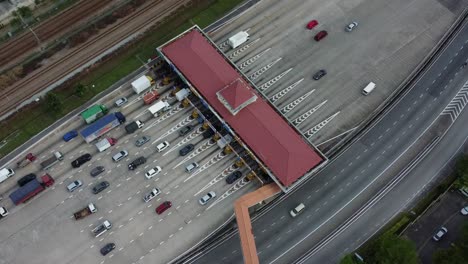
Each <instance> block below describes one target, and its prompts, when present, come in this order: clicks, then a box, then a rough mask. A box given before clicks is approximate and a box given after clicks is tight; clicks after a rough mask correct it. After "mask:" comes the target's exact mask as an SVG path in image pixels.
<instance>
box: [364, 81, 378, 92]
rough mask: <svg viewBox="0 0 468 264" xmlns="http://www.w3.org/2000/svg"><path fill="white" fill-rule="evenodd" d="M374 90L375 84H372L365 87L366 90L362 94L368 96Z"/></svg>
mask: <svg viewBox="0 0 468 264" xmlns="http://www.w3.org/2000/svg"><path fill="white" fill-rule="evenodd" d="M374 88H375V83H373V82H370V83H369V84H368V85H366V87H364V89H362V94H363V95H368V94H370V93H371V92H372V91H373V90H374Z"/></svg>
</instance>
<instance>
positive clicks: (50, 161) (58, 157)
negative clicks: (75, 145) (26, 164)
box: [41, 151, 63, 170]
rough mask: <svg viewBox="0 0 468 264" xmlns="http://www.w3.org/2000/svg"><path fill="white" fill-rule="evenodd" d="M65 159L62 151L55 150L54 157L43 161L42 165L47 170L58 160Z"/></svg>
mask: <svg viewBox="0 0 468 264" xmlns="http://www.w3.org/2000/svg"><path fill="white" fill-rule="evenodd" d="M62 160H63V154H62V153H61V152H60V151H55V152H54V155H52V157H50V158H48V159H46V160H44V161H43V162H41V167H42V169H43V170H47V169H49V168H50V167H52V166H54V165H55V164H56V163H57V162H59V161H62Z"/></svg>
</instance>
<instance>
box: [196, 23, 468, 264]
mask: <svg viewBox="0 0 468 264" xmlns="http://www.w3.org/2000/svg"><path fill="white" fill-rule="evenodd" d="M467 59H468V27H467V23H465V24H464V26H463V28H462V29H461V30H460V31H459V32H458V34H457V35H456V36H455V38H454V39H453V40H452V42H450V44H449V45H448V46H447V47H446V49H445V50H443V52H442V53H441V54H440V55H439V57H438V58H437V59H436V60H435V61H434V62H433V64H432V65H430V68H429V69H428V70H427V71H426V72H425V73H424V74H423V75H422V77H421V79H420V80H419V81H418V82H417V83H416V85H415V86H414V87H412V88H411V90H410V91H409V92H408V93H407V94H406V95H405V96H404V97H402V98H401V100H400V101H398V102H397V103H396V104H395V105H394V107H393V108H392V109H391V110H389V111H388V112H387V113H386V114H385V115H384V116H383V117H382V118H381V119H380V120H379V121H378V122H377V123H376V124H375V125H374V126H373V127H372V128H371V129H370V130H369V131H368V132H367V133H365V134H364V135H363V136H362V137H361V138H360V139H358V140H357V141H356V142H355V143H353V144H352V145H351V146H350V147H349V148H348V149H347V150H346V151H344V152H343V153H342V154H341V155H340V156H339V157H337V158H336V159H335V160H334V161H332V162H330V164H329V165H328V166H327V167H326V168H324V169H323V170H322V171H321V172H320V173H319V174H318V175H317V176H316V177H315V178H313V179H311V180H309V181H308V182H306V183H304V185H303V186H301V187H300V188H299V189H297V190H296V191H294V192H293V193H290V194H288V195H286V196H284V197H283V198H282V199H280V201H279V202H278V203H277V204H276V206H274V207H272V208H271V209H270V210H269V211H266V212H264V214H263V215H261V216H260V217H258V218H256V219H255V220H254V222H253V232H254V235H255V238H256V243H257V250H258V255H259V259H260V262H261V263H293V262H294V261H295V260H296V259H297V258H298V257H300V256H302V255H303V254H304V253H305V252H307V251H308V250H309V249H311V248H313V247H314V246H316V245H317V244H318V243H319V242H320V241H321V240H322V239H324V238H325V237H326V236H327V235H328V234H330V233H332V231H333V230H335V229H336V228H337V227H338V226H339V225H340V224H342V223H344V222H345V221H346V219H348V218H349V217H350V216H352V215H353V214H354V212H356V211H357V210H358V209H359V208H361V207H362V206H363V205H364V204H365V203H366V202H367V201H369V200H370V199H371V198H372V197H373V196H374V195H375V194H377V193H378V192H379V190H381V189H382V188H383V187H384V186H385V185H386V184H387V183H388V182H389V181H391V179H392V178H394V177H395V175H396V174H397V172H398V171H399V170H400V169H401V168H402V167H404V166H405V164H407V163H408V161H409V160H411V159H412V158H413V157H414V155H416V154H417V153H418V152H420V151H421V150H422V148H423V147H424V146H425V145H426V144H427V142H428V141H430V139H431V138H432V137H434V136H435V135H436V133H434V134H432V135H428V136H426V135H424V133H425V132H428V133H429V132H431V131H432V128H433V127H431V126H432V125H433V124H434V125H436V127H443V126H444V125H448V124H450V122H451V120H452V119H451V118H454V117H456V116H457V115H458V114H457V113H458V112H453V111H452V112H450V111H446V112H445V114H444V115H443V116H442V117H441V119H438V118H439V117H440V116H441V113H442V111H443V110H444V109H445V108H446V106H447V105H449V104H450V103H451V100H452V99H453V98H454V97H455V96H456V95H457V93H458V92H459V91H460V90H461V89H462V87H463V85H464V84H466V82H467V80H468V74H466V72H468V67H467V68H462V67H461V65H462V64H463V62H464V61H466V60H467ZM464 92H465V91H464V90H462V91H461V93H464ZM458 96H461V94H459V95H458ZM459 102H461V101H459ZM457 106H458V109H459V110H460V109H462V106H463V107H464V105H460V104H458V105H457ZM450 113H451V114H452V115H449V114H450ZM465 115H466V114H464V115H463V116H462V118H463V117H464V116H465ZM436 121H437V122H436ZM458 126H459V124H458V123H457V124H456V125H455V126H454V129H455V131H458V130H457V129H456V128H458ZM429 128H431V129H429ZM450 133H454V132H452V131H450ZM455 134H456V133H455ZM423 135H424V136H423ZM447 138H448V139H449V141H450V143H451V144H450V145H448V146H449V147H452V146H455V147H457V146H459V145H461V144H462V142H463V141H464V139H465V138H464V137H463V136H460V135H457V136H451V137H447ZM444 140H446V139H444ZM457 140H458V141H457ZM444 142H445V141H442V143H444ZM440 146H443V145H442V144H440V145H439V146H438V147H437V148H436V149H439V148H440ZM454 151H455V150H454V149H451V148H447V149H444V151H439V152H434V153H435V154H431V155H435V156H434V159H433V160H430V159H429V158H430V157H433V156H428V161H427V162H429V163H430V164H431V166H428V165H426V166H421V168H423V169H424V171H422V172H421V171H414V172H413V173H412V174H409V175H407V176H406V178H405V180H404V181H403V182H406V181H409V183H408V184H406V185H405V184H400V185H398V189H395V190H394V191H393V192H391V193H390V194H389V195H394V196H388V197H386V198H385V199H384V200H382V201H381V203H378V206H376V210H377V209H378V208H380V212H382V213H381V214H378V213H377V211H376V213H377V215H373V214H370V213H368V214H365V215H363V216H362V217H361V218H360V219H359V221H358V222H356V224H355V225H353V226H352V228H357V229H356V230H354V232H353V229H349V232H344V233H343V234H342V236H343V237H341V236H340V239H337V240H333V243H330V244H328V245H326V247H325V248H323V250H322V251H319V252H320V254H316V255H313V256H312V257H311V258H309V259H308V260H307V263H336V262H337V260H338V258H339V257H340V256H341V255H340V254H342V253H343V251H347V250H351V249H352V247H351V246H350V245H348V243H347V242H349V243H352V242H353V240H354V241H356V240H357V239H359V240H358V243H359V242H362V240H363V239H366V238H368V237H369V236H370V235H372V233H373V232H375V229H376V228H378V227H380V226H381V225H382V224H383V223H384V222H386V221H388V218H389V217H391V216H392V215H393V214H394V213H395V212H396V211H398V210H401V208H402V207H403V206H404V205H405V204H407V202H408V199H412V198H414V197H415V195H416V193H417V192H418V190H419V189H418V188H420V187H422V186H424V185H425V184H426V183H427V182H429V181H430V180H431V179H432V177H431V176H433V175H434V173H425V172H431V171H434V170H435V171H437V170H438V169H439V168H440V167H441V166H443V164H444V163H445V161H446V160H447V159H449V158H450V156H451V155H452V153H453V152H454ZM421 174H422V175H425V176H424V177H421V176H420V175H421ZM415 178H416V179H415ZM392 198H393V199H392ZM300 202H303V203H304V204H305V205H306V210H305V211H304V212H303V213H302V215H300V216H299V217H296V218H295V219H292V218H291V217H290V216H289V214H288V211H289V210H290V209H292V208H293V207H294V206H295V205H297V204H298V203H300ZM389 202H390V203H389ZM389 204H391V205H392V206H391V207H389V210H388V211H387V210H385V208H386V207H388V206H389ZM372 212H373V210H372ZM359 224H360V225H359ZM376 224H377V226H376V227H374V228H372V227H371V226H373V225H376ZM356 225H357V226H356ZM364 227H367V228H369V231H368V232H366V233H364V234H362V235H360V232H363V231H362V230H363V228H364ZM356 236H357V238H356ZM352 237H354V238H355V239H351V238H352ZM348 239H349V240H348ZM334 243H338V244H334ZM351 245H353V244H351ZM354 246H357V244H356V243H355V244H354ZM219 260H222V262H220V261H219ZM319 261H320V262H319ZM193 262H194V263H242V254H241V250H240V242H239V239H238V236H237V234H235V235H233V236H231V237H229V238H228V239H226V241H225V242H224V243H222V244H221V245H219V246H218V247H216V248H214V249H212V250H211V251H208V252H205V253H204V254H201V255H200V256H199V258H198V259H196V260H194V261H193Z"/></svg>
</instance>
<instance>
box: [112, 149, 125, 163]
mask: <svg viewBox="0 0 468 264" xmlns="http://www.w3.org/2000/svg"><path fill="white" fill-rule="evenodd" d="M127 156H128V151H126V150H121V151H119V153H117V154H115V155H114V156H112V160H113V161H114V162H118V161H120V160H122V159H123V158H125V157H127Z"/></svg>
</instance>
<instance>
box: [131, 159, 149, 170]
mask: <svg viewBox="0 0 468 264" xmlns="http://www.w3.org/2000/svg"><path fill="white" fill-rule="evenodd" d="M145 162H146V158H145V157H143V156H141V157H139V158H137V159H135V160H134V161H132V163H130V164H128V169H129V170H134V169H136V168H137V167H138V166H140V165H142V164H145Z"/></svg>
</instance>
